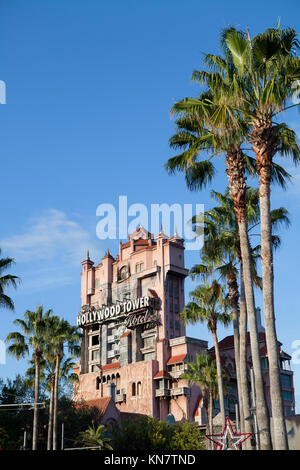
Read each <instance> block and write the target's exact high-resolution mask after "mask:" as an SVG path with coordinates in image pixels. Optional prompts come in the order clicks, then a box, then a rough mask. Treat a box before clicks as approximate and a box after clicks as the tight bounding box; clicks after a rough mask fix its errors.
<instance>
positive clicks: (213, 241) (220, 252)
mask: <svg viewBox="0 0 300 470" xmlns="http://www.w3.org/2000/svg"><path fill="white" fill-rule="evenodd" d="M211 197H212V198H213V199H216V200H217V201H218V203H219V205H218V206H216V207H213V208H212V209H211V210H209V211H207V212H205V214H204V233H205V245H204V248H203V249H202V253H201V258H202V262H204V263H205V264H204V265H203V264H202V265H196V266H194V267H193V268H192V269H191V271H190V274H191V276H192V278H195V277H198V276H202V277H204V278H205V276H206V275H207V273H208V272H209V273H212V272H213V271H214V270H216V272H219V274H220V278H221V279H223V280H226V281H227V284H228V292H229V299H230V303H231V309H232V316H233V326H234V345H235V347H234V349H235V361H236V368H237V383H238V395H239V403H240V410H241V424H242V427H243V424H245V426H246V428H247V429H246V432H251V429H250V427H251V426H250V423H249V421H248V420H247V421H245V423H243V415H244V416H245V417H247V416H249V413H250V410H249V397H248V378H247V362H246V358H247V349H246V348H247V318H246V315H247V311H246V306H245V302H244V292H243V282H242V276H241V299H240V300H241V309H240V310H241V312H240V318H241V343H242V347H240V335H239V319H238V303H239V290H238V280H237V265H238V264H239V263H241V256H240V240H239V232H238V225H237V221H236V216H235V212H234V207H233V199H232V198H231V197H230V196H229V192H228V190H226V191H225V194H221V193H218V192H216V191H212V192H211ZM258 202H259V194H258V190H257V189H252V190H248V192H247V195H246V213H247V222H248V234H249V240H250V238H251V237H252V238H254V237H255V236H257V234H256V233H253V231H254V229H255V228H256V227H257V225H258V224H259V222H260V218H259V204H258ZM271 220H272V228H273V233H274V232H275V230H277V229H278V228H279V226H280V225H285V226H287V227H288V226H289V224H290V220H289V217H288V211H287V210H286V209H285V208H284V207H280V208H278V209H274V210H272V211H271ZM193 222H194V223H195V224H197V216H196V217H194V218H193ZM280 242H281V240H280V238H279V236H278V235H275V234H273V235H272V243H273V246H274V247H275V248H278V247H279V246H280ZM249 243H250V241H249ZM250 252H251V257H252V259H251V264H252V276H253V279H254V282H255V285H256V286H257V287H258V288H260V289H261V287H262V285H261V278H260V277H259V276H258V274H257V271H256V261H257V259H258V258H259V257H260V245H255V246H254V247H253V248H252V246H251V243H250ZM241 376H242V377H241ZM242 380H243V384H242V383H241V382H242ZM242 390H243V391H242ZM243 410H244V412H243Z"/></svg>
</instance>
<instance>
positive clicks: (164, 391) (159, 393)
mask: <svg viewBox="0 0 300 470" xmlns="http://www.w3.org/2000/svg"><path fill="white" fill-rule="evenodd" d="M155 396H156V397H169V396H170V390H169V389H168V388H158V389H157V390H155Z"/></svg>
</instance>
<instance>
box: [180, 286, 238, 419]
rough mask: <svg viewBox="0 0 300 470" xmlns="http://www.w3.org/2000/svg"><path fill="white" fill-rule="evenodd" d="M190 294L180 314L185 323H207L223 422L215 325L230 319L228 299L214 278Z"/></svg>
mask: <svg viewBox="0 0 300 470" xmlns="http://www.w3.org/2000/svg"><path fill="white" fill-rule="evenodd" d="M190 296H191V298H192V301H191V302H189V303H187V305H186V306H185V308H184V310H183V311H182V312H181V314H180V316H181V318H182V319H183V320H184V322H185V323H186V324H187V323H191V324H194V323H197V322H199V321H200V322H201V323H207V327H208V329H209V331H211V333H212V336H213V340H214V346H215V354H216V365H217V374H218V391H219V400H220V411H221V418H222V423H223V424H225V402H224V387H223V377H222V367H221V358H220V352H219V344H218V336H217V326H218V323H221V324H223V325H225V326H227V325H228V324H229V323H230V321H231V316H230V314H229V313H228V300H227V297H226V296H225V294H224V287H223V286H221V285H220V284H219V283H218V282H217V281H216V280H213V281H212V282H211V284H208V283H204V284H202V285H200V286H198V287H197V288H196V289H195V290H194V291H192V292H191V293H190Z"/></svg>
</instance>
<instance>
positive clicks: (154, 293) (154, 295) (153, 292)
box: [148, 289, 158, 299]
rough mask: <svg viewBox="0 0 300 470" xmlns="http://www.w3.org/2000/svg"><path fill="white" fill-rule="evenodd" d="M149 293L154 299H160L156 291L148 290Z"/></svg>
mask: <svg viewBox="0 0 300 470" xmlns="http://www.w3.org/2000/svg"><path fill="white" fill-rule="evenodd" d="M148 291H149V292H150V294H151V295H152V297H155V298H157V299H158V295H157V292H156V290H154V289H148Z"/></svg>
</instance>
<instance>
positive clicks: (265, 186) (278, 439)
mask: <svg viewBox="0 0 300 470" xmlns="http://www.w3.org/2000/svg"><path fill="white" fill-rule="evenodd" d="M263 173H264V172H263V170H261V172H260V182H259V200H260V219H261V261H262V279H263V300H264V319H265V330H266V343H267V351H268V359H269V377H270V395H271V404H272V420H273V432H274V434H273V437H274V449H275V450H287V449H288V442H287V432H286V424H285V417H284V407H283V399H282V390H281V381H280V355H279V346H278V341H277V334H276V326H275V311H274V272H273V253H272V242H271V240H272V228H271V219H270V182H269V179H268V177H264V175H263Z"/></svg>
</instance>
